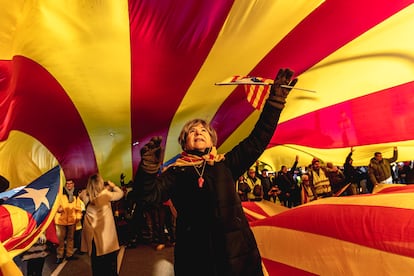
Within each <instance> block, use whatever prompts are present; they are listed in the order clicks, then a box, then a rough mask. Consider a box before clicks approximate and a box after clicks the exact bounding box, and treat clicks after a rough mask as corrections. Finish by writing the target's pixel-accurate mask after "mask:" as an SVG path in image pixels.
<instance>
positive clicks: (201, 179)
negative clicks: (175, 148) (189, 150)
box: [190, 159, 207, 188]
mask: <svg viewBox="0 0 414 276" xmlns="http://www.w3.org/2000/svg"><path fill="white" fill-rule="evenodd" d="M190 161H191V164H192V165H193V167H194V169H195V171H196V172H197V174H198V176H199V177H198V187H199V188H203V185H204V178H203V174H204V169H205V168H206V163H207V162H206V160H204V162H203V168H202V169H201V173H200V172H199V171H198V169H197V167H196V166H195V165H194V163H193V160H191V159H190Z"/></svg>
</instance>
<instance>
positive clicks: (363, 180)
mask: <svg viewBox="0 0 414 276" xmlns="http://www.w3.org/2000/svg"><path fill="white" fill-rule="evenodd" d="M354 151H355V150H354V148H351V149H350V152H349V154H348V155H347V156H346V158H345V161H344V163H343V165H334V164H333V163H332V162H326V163H323V162H322V161H321V160H319V159H318V158H313V159H312V161H311V163H310V164H309V165H308V166H306V167H297V164H298V161H299V157H298V156H296V157H295V161H294V163H293V165H292V166H291V167H290V168H288V167H287V166H286V165H283V166H281V169H280V170H279V171H277V172H274V171H271V170H268V169H266V168H263V169H262V170H260V169H259V167H260V165H259V164H260V162H259V161H257V162H256V165H255V166H254V167H251V168H249V170H248V171H247V172H245V173H244V174H243V175H241V176H240V177H239V178H238V179H237V180H236V182H235V188H236V191H237V193H238V194H239V196H240V200H241V201H261V200H268V201H272V202H274V203H277V204H280V205H283V206H286V207H288V208H292V207H295V206H298V205H300V204H303V203H307V202H310V201H313V200H316V199H319V198H324V197H331V196H349V195H356V194H361V193H362V194H363V193H370V192H372V191H373V189H374V188H375V187H377V186H378V185H379V184H381V183H383V184H390V183H413V181H414V177H413V176H414V170H413V162H411V161H407V162H399V163H396V162H395V161H396V160H397V158H398V150H397V148H396V147H394V154H393V156H392V157H391V158H383V157H382V154H381V152H375V153H374V156H373V157H372V158H371V160H370V162H369V164H367V166H359V167H354V166H353V165H352V164H353V159H352V154H353V152H354Z"/></svg>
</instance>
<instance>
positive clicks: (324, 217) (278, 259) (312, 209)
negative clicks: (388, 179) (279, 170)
mask: <svg viewBox="0 0 414 276" xmlns="http://www.w3.org/2000/svg"><path fill="white" fill-rule="evenodd" d="M379 185H381V187H380V188H378V190H377V191H378V192H377V193H376V194H364V195H358V196H346V197H330V198H324V199H318V200H315V201H312V202H309V203H306V204H304V205H301V206H298V207H295V208H292V209H288V210H287V211H285V212H282V213H279V214H276V215H274V216H271V217H267V218H263V219H260V220H256V221H254V222H252V223H251V225H252V230H253V233H254V235H255V237H256V240H257V244H258V246H259V249H260V253H261V255H262V260H263V263H264V265H265V267H266V271H265V273H268V274H269V275H411V273H412V271H413V269H414V250H413V246H412V245H413V242H414V223H413V222H414V202H413V196H414V186H413V185H396V184H389V185H387V184H379ZM374 192H375V190H374ZM269 237H272V241H271V242H270V241H269ZM321 260H324V262H321Z"/></svg>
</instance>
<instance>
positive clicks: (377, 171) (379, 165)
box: [368, 150, 398, 185]
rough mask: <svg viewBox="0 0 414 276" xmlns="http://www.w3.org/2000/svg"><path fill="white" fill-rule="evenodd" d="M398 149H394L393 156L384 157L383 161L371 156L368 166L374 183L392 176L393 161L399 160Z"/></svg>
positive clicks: (370, 177)
mask: <svg viewBox="0 0 414 276" xmlns="http://www.w3.org/2000/svg"><path fill="white" fill-rule="evenodd" d="M397 158H398V151H396V150H394V154H393V156H392V158H382V160H381V161H378V160H377V159H375V157H373V158H371V161H370V162H369V166H368V175H369V179H370V180H371V182H372V184H374V185H376V184H378V183H381V181H384V180H386V179H388V178H389V177H391V163H392V162H395V161H397Z"/></svg>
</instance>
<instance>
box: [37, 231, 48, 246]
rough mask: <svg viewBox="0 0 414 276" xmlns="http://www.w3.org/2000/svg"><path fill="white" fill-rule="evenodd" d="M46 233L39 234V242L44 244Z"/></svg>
mask: <svg viewBox="0 0 414 276" xmlns="http://www.w3.org/2000/svg"><path fill="white" fill-rule="evenodd" d="M46 240H47V239H46V235H45V234H44V233H42V234H40V236H39V242H40V243H41V244H45V243H46Z"/></svg>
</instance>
